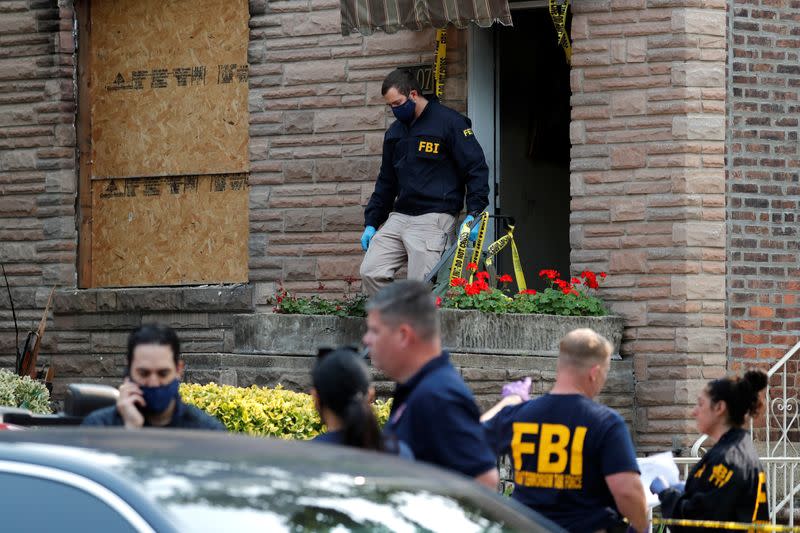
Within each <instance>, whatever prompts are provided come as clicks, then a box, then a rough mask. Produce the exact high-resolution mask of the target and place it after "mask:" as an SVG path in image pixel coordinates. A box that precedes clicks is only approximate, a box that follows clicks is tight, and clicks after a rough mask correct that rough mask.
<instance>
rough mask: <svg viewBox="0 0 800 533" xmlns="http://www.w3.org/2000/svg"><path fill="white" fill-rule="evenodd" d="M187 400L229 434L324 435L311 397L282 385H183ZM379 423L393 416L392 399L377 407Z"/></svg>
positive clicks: (272, 435) (305, 436)
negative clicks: (390, 415) (221, 424)
mask: <svg viewBox="0 0 800 533" xmlns="http://www.w3.org/2000/svg"><path fill="white" fill-rule="evenodd" d="M180 393H181V398H183V401H184V402H186V403H188V404H191V405H194V406H197V407H198V408H200V409H202V410H203V411H205V412H207V413H208V414H210V415H212V416H215V417H217V418H218V419H219V420H220V421H221V422H222V423H223V424H225V427H226V428H228V431H232V432H236V433H248V434H250V435H265V436H268V437H278V438H281V439H302V440H306V439H310V438H313V437H315V436H317V435H318V434H319V433H321V432H322V429H323V427H322V422H321V421H320V419H319V415H318V414H317V411H316V409H314V401H313V400H312V399H311V396H310V395H308V394H303V393H299V392H292V391H289V390H286V389H284V388H283V387H281V386H280V385H278V386H277V387H275V388H274V389H268V388H265V387H257V386H256V385H253V386H251V387H247V388H242V387H232V386H230V385H217V384H216V383H209V384H207V385H199V384H196V383H183V384H181V388H180ZM373 407H374V409H375V414H376V416H377V417H378V421H379V422H380V423H381V424H383V423H384V422H385V421H386V419H387V418H388V417H389V410H390V408H391V400H390V401H388V402H384V401H381V400H378V401H376V402H375V403H374V404H373Z"/></svg>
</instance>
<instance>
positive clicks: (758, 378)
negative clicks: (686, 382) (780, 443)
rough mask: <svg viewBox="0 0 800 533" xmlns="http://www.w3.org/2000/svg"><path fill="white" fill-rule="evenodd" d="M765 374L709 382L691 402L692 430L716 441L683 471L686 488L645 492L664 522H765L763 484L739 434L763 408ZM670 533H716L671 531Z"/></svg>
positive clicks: (754, 456) (656, 485)
mask: <svg viewBox="0 0 800 533" xmlns="http://www.w3.org/2000/svg"><path fill="white" fill-rule="evenodd" d="M766 387H767V375H766V374H765V373H764V372H762V371H761V370H749V371H747V372H746V373H745V374H744V377H741V378H740V377H733V378H730V377H726V378H721V379H715V380H713V381H711V382H709V384H708V385H707V386H706V387H705V388H704V389H703V391H702V392H701V393H700V394H699V396H698V397H697V405H696V406H695V408H694V410H693V411H692V415H693V416H694V418H695V420H696V422H697V429H698V430H699V431H700V433H705V434H706V435H708V436H709V437H710V438H711V439H712V440H714V441H716V444H715V445H714V447H712V448H711V449H710V450H709V451H708V452H707V453H706V454H705V455H704V456H703V457H702V458H701V459H700V462H698V463H697V464H696V465H695V466H694V468H693V469H692V470H691V471H690V472H689V476H688V477H687V479H686V488H685V490H684V491H681V490H680V489H679V488H677V487H670V488H666V487H664V485H663V484H662V483H660V482H659V480H656V481H654V482H653V485H651V487H650V489H651V490H652V491H653V492H655V493H657V494H658V497H659V499H660V500H661V509H662V514H663V516H664V517H665V518H686V519H692V520H719V521H733V522H745V523H755V522H768V521H769V508H768V507H767V493H766V479H765V475H764V469H763V468H762V466H761V463H760V461H759V460H758V453H757V452H756V449H755V446H753V441H752V440H751V439H750V435H749V434H748V432H747V431H746V430H745V429H744V424H745V420H746V418H747V417H748V416H751V417H752V416H755V415H756V414H758V412H759V411H760V410H761V408H762V407H763V401H762V399H761V392H762V391H763V390H764V389H765V388H766ZM670 530H671V531H673V532H681V533H688V532H700V531H702V532H706V531H717V530H716V529H707V528H686V527H672V526H670Z"/></svg>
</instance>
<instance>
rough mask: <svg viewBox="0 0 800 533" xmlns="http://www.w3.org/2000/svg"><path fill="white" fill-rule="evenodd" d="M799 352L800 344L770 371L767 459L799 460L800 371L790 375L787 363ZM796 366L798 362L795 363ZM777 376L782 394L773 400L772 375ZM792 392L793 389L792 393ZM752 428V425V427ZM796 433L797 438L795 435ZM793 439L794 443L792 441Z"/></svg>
mask: <svg viewBox="0 0 800 533" xmlns="http://www.w3.org/2000/svg"><path fill="white" fill-rule="evenodd" d="M798 351H800V342H798V343H797V344H795V345H794V347H792V349H791V350H789V351H788V352H786V355H784V356H783V357H781V359H780V361H778V362H777V363H775V364H774V365H772V368H770V369H769V371H768V372H767V376H769V385H768V386H767V395H766V401H765V406H766V409H765V411H766V412H765V414H764V419H765V420H764V422H765V426H764V429H765V435H764V439H765V442H766V445H767V449H766V453H767V457H774V456H781V457H797V456H798V448H797V444H798V443H797V439H798V436H800V418H798V411H799V410H800V404H799V403H798V398H797V395H796V393H797V389H796V387H797V386H798V385H800V383H798V382H797V381H796V380H797V368H794V369H793V371H791V372H790V369H789V368H788V366H789V365H788V363H789V362H790V359H791V358H792V357H793V356H794V355H795V354H796V353H797V352H798ZM792 363H793V364H794V365H796V364H797V363H798V362H797V361H792ZM776 375H777V376H778V377H779V379H780V395H779V396H778V397H777V398H772V390H771V389H772V386H773V379H772V378H773V376H776ZM790 386H791V389H793V390H792V391H791V392H790ZM751 429H752V424H751ZM775 430H777V433H778V438H777V440H775V441H774V442H773V441H772V433H773V431H775ZM792 432H794V435H792ZM792 437H794V439H795V440H794V441H792Z"/></svg>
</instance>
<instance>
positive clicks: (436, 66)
mask: <svg viewBox="0 0 800 533" xmlns="http://www.w3.org/2000/svg"><path fill="white" fill-rule="evenodd" d="M446 73H447V30H436V48H434V50H433V82H434V93H435V94H436V96H437V97H439V98H441V97H442V96H443V95H444V78H445V74H446Z"/></svg>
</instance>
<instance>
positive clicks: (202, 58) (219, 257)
mask: <svg viewBox="0 0 800 533" xmlns="http://www.w3.org/2000/svg"><path fill="white" fill-rule="evenodd" d="M83 13H84V16H87V17H88V20H89V21H90V25H84V30H88V31H86V33H88V35H83V38H82V40H81V43H82V44H84V45H86V47H87V48H88V50H84V51H83V53H82V54H81V56H80V58H79V61H80V59H83V60H84V61H87V62H88V66H87V65H82V67H83V70H84V72H85V75H84V76H83V77H82V78H81V79H82V80H85V83H86V85H88V101H86V100H83V101H82V102H83V105H84V107H86V106H88V108H89V109H88V112H86V110H84V111H83V113H81V117H82V118H84V119H87V118H88V120H89V123H90V126H89V127H87V126H86V124H83V125H82V128H83V130H84V131H85V132H86V137H87V140H88V144H89V152H90V154H91V157H90V159H89V161H88V162H86V161H82V165H81V169H82V174H85V175H86V176H83V175H82V180H81V183H82V185H85V186H86V187H88V188H89V189H90V190H89V191H85V190H82V191H81V193H82V207H83V206H84V205H85V204H89V203H90V206H89V209H90V211H91V218H90V226H91V235H90V236H86V235H81V238H82V239H86V238H90V239H91V246H90V247H87V246H82V251H83V252H87V251H88V250H90V265H89V266H88V267H87V268H82V272H83V273H84V278H85V277H86V273H87V272H88V275H89V277H90V280H86V279H84V280H82V285H83V286H135V285H175V284H191V283H209V282H240V281H246V280H247V240H248V208H247V205H248V186H247V172H248V170H249V162H248V141H249V137H248V105H247V87H248V65H247V45H248V33H249V31H248V17H249V15H248V4H247V1H246V0H192V1H191V2H186V1H182V0H91V1H90V2H88V3H86V9H84V11H83ZM86 85H84V86H83V88H84V89H85V88H86ZM85 178H88V179H85ZM83 218H84V219H85V218H86V217H85V216H84V217H83ZM86 229H88V228H86V227H82V230H84V231H85V230H86ZM85 255H86V253H84V254H82V260H86V259H87V258H86V257H85Z"/></svg>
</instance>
